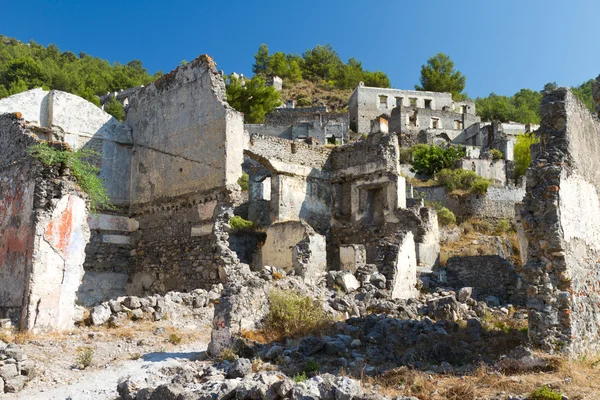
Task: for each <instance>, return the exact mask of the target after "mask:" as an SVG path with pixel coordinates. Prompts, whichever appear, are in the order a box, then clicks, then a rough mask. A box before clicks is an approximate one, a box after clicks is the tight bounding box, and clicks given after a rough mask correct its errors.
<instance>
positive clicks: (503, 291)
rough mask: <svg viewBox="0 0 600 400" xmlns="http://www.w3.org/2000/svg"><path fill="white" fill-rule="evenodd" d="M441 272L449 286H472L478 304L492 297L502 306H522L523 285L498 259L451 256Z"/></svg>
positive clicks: (505, 264) (507, 266) (524, 297)
mask: <svg viewBox="0 0 600 400" xmlns="http://www.w3.org/2000/svg"><path fill="white" fill-rule="evenodd" d="M444 269H445V271H446V277H447V280H448V284H449V285H450V286H451V287H453V288H455V289H457V290H458V289H460V288H462V287H472V288H473V297H474V298H475V299H476V300H478V301H486V297H488V296H495V297H497V298H498V299H499V300H500V302H501V303H512V304H513V305H524V304H525V300H526V297H527V294H526V291H525V285H524V284H523V282H522V280H521V278H520V276H519V274H518V273H517V271H516V270H515V268H514V267H513V266H512V265H511V263H510V262H508V261H507V260H505V259H504V258H502V257H500V256H497V255H493V256H473V257H451V258H449V259H448V261H447V262H446V265H445V266H444Z"/></svg>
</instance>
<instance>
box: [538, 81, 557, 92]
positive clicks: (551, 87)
mask: <svg viewBox="0 0 600 400" xmlns="http://www.w3.org/2000/svg"><path fill="white" fill-rule="evenodd" d="M556 88H558V85H557V84H556V82H548V83H546V84H545V85H544V89H542V91H544V92H551V91H553V90H554V89H556Z"/></svg>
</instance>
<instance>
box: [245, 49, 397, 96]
mask: <svg viewBox="0 0 600 400" xmlns="http://www.w3.org/2000/svg"><path fill="white" fill-rule="evenodd" d="M254 60H255V62H254V65H253V66H252V72H254V73H255V74H256V75H263V76H271V75H277V76H279V77H281V78H283V80H284V84H285V82H286V81H287V82H289V83H298V82H300V81H302V80H303V79H305V80H309V81H312V82H326V83H328V84H329V85H331V86H333V87H335V88H338V89H354V88H355V87H356V86H358V83H359V82H360V81H363V82H364V83H365V85H367V86H373V87H384V88H389V87H390V79H389V78H388V76H387V75H386V74H385V73H384V72H381V71H367V70H365V69H363V66H362V62H361V61H358V60H356V59H355V58H350V59H349V60H348V62H347V63H344V62H343V61H342V59H341V58H340V56H339V55H338V53H337V52H336V51H335V50H334V49H333V47H331V45H329V44H327V45H325V46H322V45H320V44H319V45H317V46H315V47H314V48H312V49H309V50H306V51H305V52H304V53H303V54H302V55H301V56H300V55H298V54H286V53H283V52H280V51H278V52H275V53H273V54H270V53H269V48H268V47H267V45H266V44H264V43H263V44H261V45H260V47H259V49H258V51H257V53H256V54H255V55H254Z"/></svg>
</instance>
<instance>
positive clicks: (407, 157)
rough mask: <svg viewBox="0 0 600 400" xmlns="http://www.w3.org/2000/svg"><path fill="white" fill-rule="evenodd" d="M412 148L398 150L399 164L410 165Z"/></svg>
mask: <svg viewBox="0 0 600 400" xmlns="http://www.w3.org/2000/svg"><path fill="white" fill-rule="evenodd" d="M412 154H413V148H412V147H410V148H406V147H401V148H400V164H410V163H411V161H412Z"/></svg>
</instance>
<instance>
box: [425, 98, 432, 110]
mask: <svg viewBox="0 0 600 400" xmlns="http://www.w3.org/2000/svg"><path fill="white" fill-rule="evenodd" d="M431 101H432V100H431V99H425V108H426V109H428V110H431Z"/></svg>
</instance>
